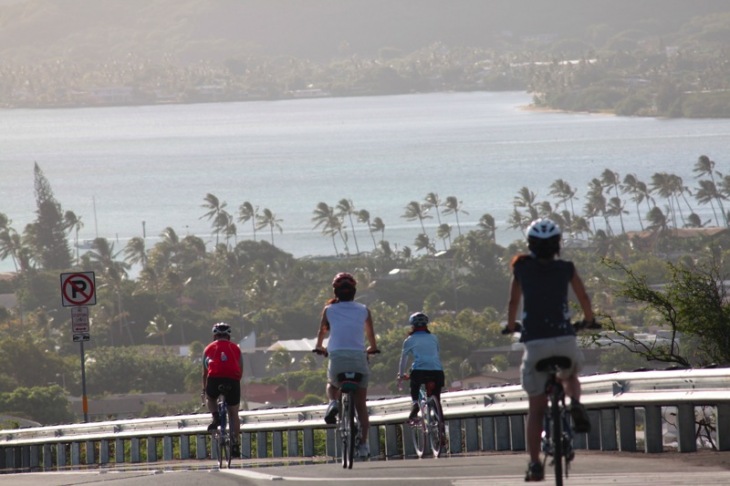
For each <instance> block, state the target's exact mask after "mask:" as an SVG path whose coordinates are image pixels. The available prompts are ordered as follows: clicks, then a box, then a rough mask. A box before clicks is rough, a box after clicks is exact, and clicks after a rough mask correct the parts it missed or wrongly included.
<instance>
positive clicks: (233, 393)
mask: <svg viewBox="0 0 730 486" xmlns="http://www.w3.org/2000/svg"><path fill="white" fill-rule="evenodd" d="M218 385H230V386H231V389H230V391H228V392H227V393H226V394H225V395H226V403H227V404H228V406H230V407H234V406H238V405H239V404H240V403H241V382H240V381H238V380H234V379H233V378H219V377H216V376H209V377H208V383H207V385H206V387H205V394H206V395H208V396H209V397H211V398H212V399H213V400H216V399H217V398H218V395H220V392H219V391H218Z"/></svg>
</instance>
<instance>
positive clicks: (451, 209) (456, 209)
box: [444, 196, 469, 236]
mask: <svg viewBox="0 0 730 486" xmlns="http://www.w3.org/2000/svg"><path fill="white" fill-rule="evenodd" d="M460 212H461V213H464V214H466V215H468V214H469V213H467V212H466V211H464V210H463V209H461V201H459V200H458V199H456V197H454V196H448V197H447V198H446V202H445V203H444V214H452V213H453V215H454V217H455V218H456V228H457V229H458V230H459V236H461V224H460V223H459V213H460Z"/></svg>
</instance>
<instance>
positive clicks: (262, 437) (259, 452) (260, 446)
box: [256, 431, 269, 459]
mask: <svg viewBox="0 0 730 486" xmlns="http://www.w3.org/2000/svg"><path fill="white" fill-rule="evenodd" d="M267 446H268V444H267V443H266V432H264V431H259V432H256V457H258V458H259V459H265V458H266V456H267V455H268V453H269V451H268V450H267Z"/></svg>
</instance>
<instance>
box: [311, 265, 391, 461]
mask: <svg viewBox="0 0 730 486" xmlns="http://www.w3.org/2000/svg"><path fill="white" fill-rule="evenodd" d="M332 288H333V290H334V294H335V298H333V299H330V300H329V301H328V302H327V304H326V305H325V306H324V309H323V310H322V319H321V321H320V325H319V332H318V333H317V344H316V349H317V350H318V351H320V352H323V353H326V354H327V355H328V356H329V364H328V366H327V398H329V400H330V404H329V407H328V408H327V413H326V414H325V421H326V422H327V423H334V422H335V421H336V419H337V413H338V405H337V404H338V402H339V398H340V389H339V383H338V382H337V375H338V374H339V373H342V372H345V371H355V372H358V373H361V374H362V375H363V378H362V381H361V382H360V388H359V389H358V390H357V391H356V392H355V408H356V410H357V416H358V418H359V419H360V424H361V431H360V438H361V443H360V445H359V446H358V454H359V455H360V456H361V457H367V456H369V455H370V450H369V448H368V442H367V438H368V428H369V426H370V421H369V419H368V411H367V386H368V377H369V374H370V369H369V367H368V361H367V354H366V353H368V352H370V353H372V352H377V349H378V345H377V342H376V339H375V330H374V329H373V319H372V316H371V315H370V310H369V309H368V308H367V306H365V305H363V304H361V303H359V302H355V301H354V299H355V293H356V291H357V290H356V288H357V282H356V281H355V279H354V278H353V276H352V275H350V274H349V273H338V274H337V275H335V278H334V280H333V281H332ZM327 334H329V341H328V343H327V349H325V348H324V346H323V342H324V338H325V336H327ZM365 338H367V340H368V343H369V346H368V347H367V348H366V347H365Z"/></svg>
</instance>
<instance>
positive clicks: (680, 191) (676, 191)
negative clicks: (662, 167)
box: [669, 174, 694, 224]
mask: <svg viewBox="0 0 730 486" xmlns="http://www.w3.org/2000/svg"><path fill="white" fill-rule="evenodd" d="M669 183H670V186H671V189H672V196H674V201H675V202H676V203H677V209H678V210H679V217H680V218H681V220H682V224H684V223H685V220H684V213H683V212H682V204H681V203H680V201H679V196H682V200H683V201H684V203H685V204H686V205H687V208H689V212H690V213H692V212H694V211H693V210H692V206H691V205H690V204H689V201H688V200H687V197H686V196H685V193H687V194H689V195H690V196H691V195H692V192H691V191H690V190H689V187H687V186H685V185H684V182H683V181H682V178H681V177H679V176H678V175H675V174H669Z"/></svg>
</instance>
